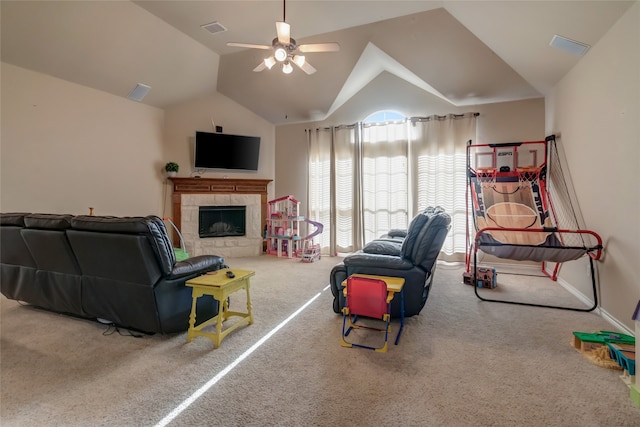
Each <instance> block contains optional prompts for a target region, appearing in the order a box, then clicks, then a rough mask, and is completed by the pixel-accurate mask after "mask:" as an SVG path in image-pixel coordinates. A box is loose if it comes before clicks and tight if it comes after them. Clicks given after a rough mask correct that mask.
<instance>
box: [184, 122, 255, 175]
mask: <svg viewBox="0 0 640 427" xmlns="http://www.w3.org/2000/svg"><path fill="white" fill-rule="evenodd" d="M259 158H260V137H259V136H243V135H230V134H226V133H212V132H201V131H196V139H195V155H194V169H243V170H250V171H257V170H258V160H259Z"/></svg>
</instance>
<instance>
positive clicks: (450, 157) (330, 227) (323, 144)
mask: <svg viewBox="0 0 640 427" xmlns="http://www.w3.org/2000/svg"><path fill="white" fill-rule="evenodd" d="M476 116H477V114H475V113H469V114H460V115H453V114H450V115H446V116H431V117H422V118H416V117H414V118H411V119H407V120H405V121H394V122H387V123H382V124H365V125H363V124H362V123H357V124H354V125H348V126H338V127H335V128H324V129H308V130H307V136H308V143H309V195H308V201H309V202H308V203H309V206H308V207H307V212H309V215H310V217H311V218H312V219H316V220H318V221H320V222H322V223H323V224H324V225H325V228H324V232H323V235H322V236H321V238H320V239H319V240H318V242H319V243H320V244H321V246H322V247H323V251H324V252H325V253H327V252H328V253H330V254H336V253H338V252H353V251H355V250H358V249H360V248H362V246H363V245H364V243H366V242H368V241H370V240H372V239H374V238H377V237H379V236H380V235H382V234H385V233H386V232H388V231H389V230H391V229H395V228H399V229H406V228H407V226H408V224H409V222H410V220H411V218H413V216H414V215H415V214H417V213H418V212H420V211H421V210H423V209H424V208H426V207H428V206H442V207H443V208H444V209H445V210H446V211H447V212H448V213H449V214H450V215H451V216H452V230H451V232H450V233H449V234H448V236H447V240H446V241H445V245H444V248H443V252H444V253H445V254H447V255H451V254H453V253H464V252H465V243H466V236H465V233H466V231H465V215H466V209H465V189H466V187H465V186H466V144H467V141H469V140H475V137H476Z"/></svg>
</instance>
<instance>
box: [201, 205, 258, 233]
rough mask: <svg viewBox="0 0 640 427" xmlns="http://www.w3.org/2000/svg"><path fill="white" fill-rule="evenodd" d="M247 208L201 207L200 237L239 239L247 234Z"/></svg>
mask: <svg viewBox="0 0 640 427" xmlns="http://www.w3.org/2000/svg"><path fill="white" fill-rule="evenodd" d="M246 211H247V207H246V206H200V207H199V215H198V234H199V235H200V237H237V236H244V235H245V232H246V229H245V227H246Z"/></svg>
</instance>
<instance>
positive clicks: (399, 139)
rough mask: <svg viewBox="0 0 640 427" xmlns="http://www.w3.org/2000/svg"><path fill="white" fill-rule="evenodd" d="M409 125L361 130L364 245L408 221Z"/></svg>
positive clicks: (401, 227)
mask: <svg viewBox="0 0 640 427" xmlns="http://www.w3.org/2000/svg"><path fill="white" fill-rule="evenodd" d="M407 130H408V128H407V122H406V121H402V122H391V123H384V124H371V125H364V126H363V130H362V156H361V158H362V173H361V175H360V176H361V177H362V179H361V184H360V185H361V188H362V218H363V221H362V222H363V233H362V236H363V238H364V242H363V243H366V242H369V241H371V240H373V239H375V238H376V237H380V236H381V235H383V234H385V233H387V232H388V231H389V230H391V229H394V228H396V229H406V228H407V226H408V223H407V221H408V218H409V168H408V155H409V140H408V134H407Z"/></svg>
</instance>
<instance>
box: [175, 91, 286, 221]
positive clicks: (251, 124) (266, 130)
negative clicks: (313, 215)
mask: <svg viewBox="0 0 640 427" xmlns="http://www.w3.org/2000/svg"><path fill="white" fill-rule="evenodd" d="M212 121H213V124H212ZM214 125H215V126H222V129H223V132H224V133H229V134H235V135H248V136H259V137H260V157H259V165H258V171H257V172H251V171H241V170H228V171H223V170H209V171H205V172H204V173H202V174H199V175H200V176H202V177H206V178H224V177H229V178H244V179H254V178H255V179H274V177H275V172H274V171H275V126H274V125H272V124H271V123H269V122H267V121H266V120H264V119H262V118H261V117H259V116H257V115H256V114H254V113H252V112H251V111H249V110H247V109H246V108H244V107H242V106H240V105H239V104H238V103H236V102H235V101H232V100H231V99H229V98H227V97H226V96H224V95H222V94H219V93H215V94H213V95H209V96H204V97H202V98H199V99H195V100H192V101H188V102H185V103H182V104H180V105H176V106H173V107H169V108H166V109H165V126H164V140H165V157H166V160H167V161H174V162H176V163H178V164H179V165H180V170H179V171H178V176H179V177H189V176H193V175H194V174H195V171H194V170H193V152H194V136H195V132H196V130H199V131H204V132H213V131H214ZM269 188H270V192H272V188H273V184H271V185H270V187H269ZM167 203H168V202H167ZM167 206H168V205H167ZM167 212H169V210H168V211H167Z"/></svg>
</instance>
